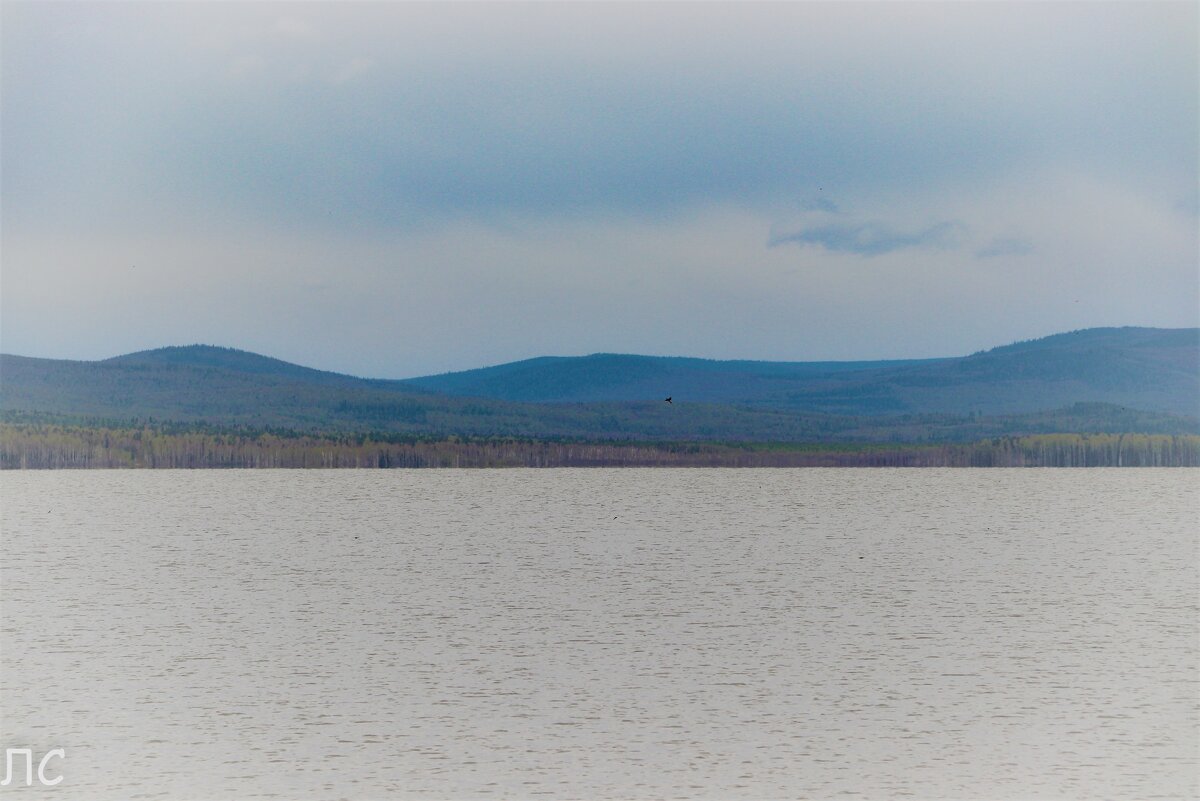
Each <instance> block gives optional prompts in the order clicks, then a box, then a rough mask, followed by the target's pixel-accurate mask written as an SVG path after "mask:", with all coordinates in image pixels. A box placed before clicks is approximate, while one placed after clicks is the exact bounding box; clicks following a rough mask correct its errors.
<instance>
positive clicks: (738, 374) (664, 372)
mask: <svg viewBox="0 0 1200 801" xmlns="http://www.w3.org/2000/svg"><path fill="white" fill-rule="evenodd" d="M937 361H940V360H938V359H929V360H907V361H867V362H759V361H716V360H712V359H692V358H685V357H678V356H631V355H625V354H618V353H594V354H592V355H591V356H578V357H563V356H543V357H541V358H537V359H526V360H525V361H520V362H511V363H509V364H501V365H497V366H495V367H484V368H480V369H477V370H466V371H464V372H458V373H443V374H442V375H433V376H424V377H422V378H413V379H409V380H407V381H405V382H404V383H406V384H408V385H409V386H414V387H420V388H422V389H429V390H434V391H436V392H444V393H447V394H449V395H470V396H475V397H483V398H498V399H502V400H512V401H529V402H533V403H556V402H564V401H573V402H581V403H583V402H589V401H638V400H641V401H646V400H662V398H663V397H664V396H665V395H669V394H671V393H672V392H674V393H677V394H678V395H679V397H680V398H686V399H687V400H689V401H698V402H709V403H722V402H730V401H742V402H745V401H757V400H764V399H770V398H776V397H778V396H779V395H780V394H781V393H783V392H786V391H787V388H788V387H793V386H795V385H801V384H804V383H805V382H810V381H812V380H813V379H815V378H821V377H824V376H832V375H839V374H843V373H852V372H862V371H870V370H879V369H885V368H889V367H906V366H910V365H918V364H929V363H933V362H937Z"/></svg>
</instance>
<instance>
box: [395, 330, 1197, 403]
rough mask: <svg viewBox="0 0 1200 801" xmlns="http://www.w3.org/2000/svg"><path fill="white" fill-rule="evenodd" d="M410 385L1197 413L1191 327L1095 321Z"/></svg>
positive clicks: (608, 395)
mask: <svg viewBox="0 0 1200 801" xmlns="http://www.w3.org/2000/svg"><path fill="white" fill-rule="evenodd" d="M404 383H405V384H407V385H408V386H411V387H419V388H423V389H431V390H436V391H439V392H445V393H449V394H453V395H471V396H477V397H486V398H495V399H503V400H520V401H529V402H535V403H554V402H560V401H564V400H573V401H594V400H607V401H637V400H656V399H661V398H663V397H666V396H668V395H670V396H672V397H673V398H674V399H675V400H686V401H701V402H736V403H741V404H749V405H754V406H767V407H772V408H782V409H796V410H804V411H810V412H825V413H830V414H848V415H878V414H884V415H886V414H906V413H915V414H919V413H929V412H936V413H949V414H971V413H983V414H1020V413H1027V412H1034V411H1040V410H1044V409H1051V408H1058V407H1062V406H1066V405H1070V404H1073V403H1078V402H1091V403H1108V404H1113V405H1116V406H1127V407H1133V408H1137V409H1148V410H1155V411H1163V412H1169V413H1172V414H1183V415H1193V416H1194V415H1200V400H1198V399H1200V329H1154V328H1094V329H1088V330H1084V331H1076V332H1072V333H1068V334H1057V335H1054V336H1049V337H1045V338H1042V339H1037V340H1031V341H1029V342H1020V343H1016V344H1013V345H1006V346H1003V347H999V348H994V349H992V350H989V351H986V352H982V353H977V354H973V355H971V356H966V357H962V358H948V359H928V360H920V361H894V362H753V361H709V360H704V359H683V358H666V357H652V356H624V355H615V354H595V355H592V356H581V357H576V358H541V359H530V360H527V361H521V362H513V363H510V364H504V365H498V366H495V367H487V368H482V369H478V370H467V371H464V372H459V373H447V374H444V375H438V376H425V377H422V378H416V379H410V380H408V381H406V382H404Z"/></svg>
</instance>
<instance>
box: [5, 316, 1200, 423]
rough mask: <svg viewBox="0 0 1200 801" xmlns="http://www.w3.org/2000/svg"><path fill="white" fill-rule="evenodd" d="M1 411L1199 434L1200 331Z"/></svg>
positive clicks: (143, 375) (152, 358)
mask: <svg viewBox="0 0 1200 801" xmlns="http://www.w3.org/2000/svg"><path fill="white" fill-rule="evenodd" d="M667 395H671V396H673V398H674V403H673V404H671V405H667V404H664V403H663V402H662V399H663V398H664V397H666V396H667ZM0 412H3V414H4V416H5V419H7V420H10V421H11V420H35V419H48V418H49V417H53V418H56V419H64V420H75V421H83V420H105V421H126V422H127V421H130V420H149V419H154V420H156V421H174V422H179V423H192V424H199V423H203V424H206V425H210V426H240V427H252V428H284V429H289V430H293V431H325V432H364V431H371V432H384V433H391V434H411V435H421V436H447V435H460V436H520V437H540V438H587V439H597V438H604V439H621V440H726V441H732V440H745V441H781V442H797V441H833V440H845V441H864V440H870V441H914V440H931V439H932V440H965V439H974V438H979V437H987V436H999V435H1003V434H1013V433H1041V432H1053V431H1067V432H1090V431H1125V432H1145V433H1195V432H1197V431H1200V422H1198V419H1200V330H1197V329H1172V330H1167V329H1146V328H1107V329H1089V330H1086V331H1078V332H1073V333H1069V334H1060V335H1056V336H1051V337H1046V338H1044V339H1038V340H1033V341H1030V342H1023V343H1017V344H1014V345H1007V346H1004V347H1000V348H995V349H993V350H990V351H986V352H983V353H977V354H973V355H971V356H966V357H961V358H947V359H935V360H920V361H892V362H753V361H710V360H703V359H686V358H668V357H648V356H623V355H611V354H598V355H593V356H584V357H576V358H551V357H547V358H541V359H531V360H527V361H522V362H516V363H513V364H508V365H500V366H497V367H489V368H484V369H480V370H471V371H466V372H461V373H450V374H446V375H441V376H430V377H425V378H418V379H410V380H402V381H396V380H379V379H365V378H356V377H353V376H347V375H341V374H338V373H331V372H325V371H320V370H314V369H310V368H307V367H301V366H298V365H294V364H290V363H288V362H283V361H279V360H277V359H271V358H268V357H265V356H260V355H257V354H253V353H248V352H245V351H238V350H233V349H229V348H218V347H212V346H204V345H192V346H185V347H170V348H161V349H157V350H151V351H143V352H140V353H133V354H129V355H125V356H119V357H116V358H112V359H107V360H104V361H97V362H82V361H62V360H50V359H36V358H28V357H22V356H12V355H4V356H0Z"/></svg>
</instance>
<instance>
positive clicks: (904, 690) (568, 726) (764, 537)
mask: <svg viewBox="0 0 1200 801" xmlns="http://www.w3.org/2000/svg"><path fill="white" fill-rule="evenodd" d="M1198 479H1200V472H1198V471H1195V470H1149V469H1139V470H1129V469H1127V470H1099V469H1095V470H1033V469H1029V470H932V469H925V470H915V469H910V470H850V469H842V470H815V469H807V470H741V471H738V470H665V469H652V470H630V469H627V470H496V471H440V472H439V471H412V472H410V471H399V470H397V471H339V472H324V471H256V472H246V471H228V472H219V471H192V472H176V471H139V472H134V471H128V472H119V471H111V472H99V471H97V472H29V473H12V472H9V473H5V474H0V493H2V494H0V500H2V512H0V514H2V517H0V526H2V528H0V531H2V534H3V540H2V542H0V560H2V561H0V603H2V607H0V613H2V615H0V618H2V621H3V631H2V639H0V660H2V671H0V713H2V717H0V731H2V741H0V746H3V747H6V748H13V747H20V748H23V747H29V748H32V749H33V751H34V753H35V755H40V754H42V753H45V752H46V751H47V750H49V749H52V748H55V747H60V746H61V747H63V748H65V749H66V757H65V758H64V759H62V760H56V761H55V762H54V763H52V764H53V767H54V770H55V771H59V772H61V773H62V774H63V775H64V776H65V779H64V781H63V782H62V783H61V784H60V785H58V786H57V787H53V788H41V787H37V786H35V787H32V788H24V787H22V788H19V789H18V790H17V791H16V792H14V793H13V795H14V796H23V795H25V794H28V795H30V796H33V795H44V796H46V797H57V798H64V799H65V798H80V799H83V798H87V799H106V798H129V799H134V798H194V799H218V798H286V799H309V798H392V797H394V798H429V799H471V798H489V797H495V798H560V799H618V798H620V799H668V798H680V799H682V798H722V799H766V798H781V799H782V798H787V799H795V798H808V797H811V798H832V797H835V796H836V797H862V798H899V797H903V796H912V797H916V798H963V799H968V798H970V799H974V798H979V799H982V798H992V799H1008V798H1013V799H1015V798H1089V799H1090V798H1153V797H1168V798H1192V797H1195V796H1197V795H1200V782H1198V778H1197V777H1198V755H1200V726H1198V708H1197V698H1198V693H1200V683H1198V678H1200V663H1198V660H1200V655H1198V637H1200V633H1198V624H1197V621H1198V619H1200V618H1198V614H1197V612H1198V609H1197V602H1198V597H1200V578H1198V571H1200V567H1198V564H1200V560H1198V555H1200V552H1198V546H1200V535H1198V532H1200V496H1198V489H1200V480H1198ZM22 778H23V776H22ZM6 789H7V790H8V791H10V792H11V790H12V788H6Z"/></svg>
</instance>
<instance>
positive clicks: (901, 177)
mask: <svg viewBox="0 0 1200 801" xmlns="http://www.w3.org/2000/svg"><path fill="white" fill-rule="evenodd" d="M17 5H18V8H16V9H15V10H9V11H6V24H5V26H4V45H5V47H4V51H5V55H4V68H5V69H4V86H3V88H4V98H5V99H4V110H5V112H6V113H5V123H4V134H5V141H4V156H5V165H6V168H7V171H8V174H7V175H6V180H5V182H4V187H3V190H4V195H5V200H6V201H8V202H9V204H11V206H12V207H13V208H16V209H18V211H17V212H16V214H17V215H18V216H22V215H24V214H26V213H27V214H28V215H30V216H36V215H39V214H41V215H48V214H54V215H56V216H61V214H62V213H63V212H64V210H65V211H67V212H69V213H73V214H77V215H79V216H80V218H81V219H87V218H89V217H90V216H93V215H100V216H102V217H103V216H104V215H105V214H108V215H109V216H110V217H111V216H113V215H122V214H135V213H144V214H147V215H151V216H154V215H155V214H158V213H161V212H162V211H163V209H164V208H175V209H177V210H179V211H180V212H181V213H186V214H192V215H200V216H202V217H214V218H222V217H226V216H228V217H233V218H238V217H245V216H246V215H251V216H253V217H254V218H256V219H258V220H260V221H262V222H264V223H270V224H284V225H296V224H300V225H305V226H309V225H321V226H332V227H335V228H337V227H346V226H351V227H354V226H358V227H364V226H365V227H370V228H392V227H404V226H408V225H413V224H420V223H422V222H425V221H428V220H430V219H434V220H436V219H455V218H462V217H464V216H466V217H480V216H485V217H486V216H489V215H495V214H514V213H515V214H532V215H535V216H537V215H561V214H564V213H565V214H595V213H602V214H618V215H622V214H633V215H644V214H664V213H665V214H671V213H677V212H679V211H680V210H684V209H687V208H691V207H695V206H698V205H699V206H703V205H711V204H714V203H735V204H742V205H746V204H749V205H755V204H759V205H761V204H770V203H776V202H782V201H787V200H790V199H794V198H796V197H798V196H802V195H807V194H809V193H811V191H812V190H813V188H814V187H815V186H817V185H823V184H824V185H830V186H831V187H836V188H837V189H839V190H840V191H842V192H844V193H851V194H855V193H857V194H865V193H870V192H872V191H875V190H876V189H878V188H880V187H897V186H905V185H913V184H925V185H945V184H951V183H954V182H957V181H962V180H964V179H969V180H978V181H986V180H989V178H991V177H995V176H997V175H1001V174H1003V173H1004V172H1005V171H1006V170H1011V169H1014V168H1021V167H1028V166H1030V165H1037V164H1039V163H1046V162H1055V161H1057V160H1060V159H1062V158H1064V157H1065V156H1066V155H1067V154H1069V155H1070V157H1071V158H1073V159H1076V160H1079V159H1082V160H1084V161H1087V162H1090V163H1095V164H1097V165H1103V164H1107V165H1112V164H1120V165H1122V166H1123V167H1124V168H1127V167H1133V168H1136V169H1137V170H1139V171H1142V172H1146V171H1149V172H1157V173H1166V172H1169V170H1168V169H1167V168H1168V165H1172V164H1174V165H1175V168H1176V169H1177V168H1178V158H1179V157H1180V153H1181V149H1180V147H1179V143H1180V142H1182V141H1187V142H1191V143H1192V144H1194V141H1195V139H1196V127H1197V126H1196V113H1195V111H1196V109H1195V102H1194V101H1192V102H1191V103H1185V104H1183V105H1182V106H1181V105H1180V104H1179V99H1180V98H1181V97H1185V96H1186V94H1187V89H1188V88H1189V87H1190V86H1191V85H1192V84H1194V81H1193V80H1191V79H1188V78H1183V77H1181V76H1180V74H1179V72H1178V67H1179V66H1180V64H1181V63H1183V65H1184V66H1186V64H1187V61H1188V59H1189V58H1193V55H1194V54H1193V53H1189V52H1188V51H1187V47H1186V46H1182V45H1179V44H1177V43H1175V42H1174V41H1171V40H1168V41H1165V42H1164V41H1163V40H1162V37H1161V36H1160V37H1159V38H1157V39H1156V38H1155V34H1156V33H1161V31H1160V30H1159V28H1162V27H1164V26H1165V25H1167V24H1169V23H1170V22H1171V20H1170V19H1169V18H1172V17H1174V18H1177V21H1179V22H1186V21H1187V18H1188V17H1189V15H1190V16H1191V17H1194V16H1195V14H1194V11H1189V10H1188V9H1186V8H1182V9H1181V8H1178V7H1171V8H1169V9H1165V10H1164V9H1160V8H1158V7H1155V11H1154V14H1155V15H1158V16H1162V17H1164V19H1163V20H1160V21H1159V22H1158V23H1157V25H1158V27H1157V28H1156V26H1155V24H1154V23H1155V20H1154V19H1152V18H1151V17H1153V16H1154V15H1151V14H1148V13H1147V12H1144V11H1140V10H1138V9H1137V8H1135V7H1124V6H1116V7H1109V6H1103V7H1101V6H1087V7H1079V8H1077V10H1076V11H1074V12H1070V11H1064V10H1063V9H1061V8H1057V7H1054V8H1045V9H1039V8H1035V7H1023V8H1022V10H1021V11H1020V12H1019V13H1017V12H1015V11H1014V12H1013V13H1009V14H1005V13H1003V12H1001V11H999V10H997V9H994V8H988V7H986V6H979V7H972V6H970V5H967V6H952V5H944V6H937V7H936V8H931V7H927V6H919V5H912V6H909V5H904V4H895V5H872V6H851V7H848V8H846V9H838V8H835V7H831V6H828V5H825V4H803V3H801V4H779V5H770V6H750V7H749V8H746V7H738V8H737V9H736V10H735V9H734V8H732V7H726V6H720V5H717V6H686V5H666V6H647V7H644V8H639V7H638V6H636V5H635V6H629V5H614V6H605V5H589V6H576V5H573V4H561V5H554V4H551V5H548V6H500V7H489V6H478V5H473V6H469V7H456V8H449V9H439V8H435V7H430V6H423V5H408V4H395V5H387V4H376V5H366V6H354V7H352V8H353V9H354V10H353V11H347V10H345V9H346V8H347V7H346V6H331V7H325V6H319V5H316V6H305V5H299V6H291V5H285V4H279V5H270V4H269V5H265V6H242V5H224V4H211V5H207V6H186V7H183V8H182V9H180V8H178V7H172V6H168V5H163V6H157V7H156V6H150V7H147V6H141V5H128V6H119V5H91V6H72V7H71V9H70V13H67V12H66V11H65V10H61V9H51V10H44V9H41V8H34V7H27V6H24V5H21V4H17ZM339 9H341V10H339ZM1014 17H1017V18H1019V22H1020V23H1021V25H1022V26H1023V27H1022V28H1021V30H1020V31H1019V32H1018V31H1015V30H1011V31H1009V33H1011V35H1006V30H1005V29H1011V28H1012V26H1013V18H1014ZM931 24H936V28H935V29H933V30H930V28H929V26H930V25H931ZM998 25H999V28H1000V30H999V31H998V30H997V26H998ZM1069 25H1073V26H1076V27H1079V26H1081V25H1082V27H1083V33H1067V31H1068V30H1069V28H1068V27H1067V26H1069ZM1085 34H1090V35H1085ZM1051 44H1052V45H1053V46H1051ZM1164 46H1165V50H1164ZM1193 50H1194V48H1193ZM98 67H99V68H98ZM1047 74H1049V76H1050V78H1049V79H1048V80H1047V79H1046V76H1047ZM1114 74H1119V75H1120V77H1121V80H1118V81H1114V80H1113V76H1114ZM901 76H903V79H901ZM1114 112H1115V113H1114ZM1146 118H1153V119H1155V120H1156V121H1157V124H1155V125H1146V124H1145V123H1144V120H1145V119H1146ZM1185 158H1186V159H1188V160H1189V164H1190V165H1194V163H1195V154H1194V152H1193V153H1192V154H1191V155H1190V156H1186V157H1185ZM1185 166H1188V165H1185ZM1179 191H1185V190H1182V189H1181V190H1179ZM114 195H115V196H116V197H114ZM64 201H65V202H66V204H67V205H66V208H65V209H64V207H63V203H64ZM102 201H104V202H102ZM105 210H107V211H105ZM104 222H106V223H111V222H112V220H111V219H109V218H108V217H106V218H105V219H104ZM843 233H844V232H843ZM862 235H863V236H866V237H867V239H868V240H874V239H886V238H887V236H886V235H884V234H878V235H876V234H872V233H870V232H866V233H864V234H862ZM851 238H852V239H853V237H851ZM823 239H826V240H829V241H831V242H832V241H834V240H836V239H838V234H837V232H830V233H829V234H828V235H826V236H824V237H823Z"/></svg>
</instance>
